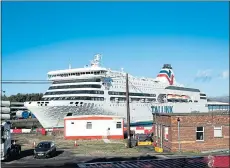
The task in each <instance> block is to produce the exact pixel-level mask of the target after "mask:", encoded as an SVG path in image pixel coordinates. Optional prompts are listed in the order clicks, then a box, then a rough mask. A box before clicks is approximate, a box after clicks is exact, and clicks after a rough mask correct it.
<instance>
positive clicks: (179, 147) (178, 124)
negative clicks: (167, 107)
mask: <svg viewBox="0 0 230 168" xmlns="http://www.w3.org/2000/svg"><path fill="white" fill-rule="evenodd" d="M177 128H178V151H179V153H180V152H181V146H180V118H179V117H178V118H177Z"/></svg>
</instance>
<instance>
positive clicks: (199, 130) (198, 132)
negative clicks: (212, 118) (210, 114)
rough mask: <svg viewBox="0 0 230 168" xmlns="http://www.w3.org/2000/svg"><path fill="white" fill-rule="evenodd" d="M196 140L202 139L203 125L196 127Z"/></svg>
mask: <svg viewBox="0 0 230 168" xmlns="http://www.w3.org/2000/svg"><path fill="white" fill-rule="evenodd" d="M196 140H197V141H203V140H204V127H196Z"/></svg>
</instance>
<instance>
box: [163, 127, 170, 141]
mask: <svg viewBox="0 0 230 168" xmlns="http://www.w3.org/2000/svg"><path fill="white" fill-rule="evenodd" d="M168 134H169V127H164V139H165V140H168Z"/></svg>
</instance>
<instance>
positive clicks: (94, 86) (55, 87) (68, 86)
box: [48, 84, 101, 90]
mask: <svg viewBox="0 0 230 168" xmlns="http://www.w3.org/2000/svg"><path fill="white" fill-rule="evenodd" d="M72 88H101V85H96V84H92V85H64V86H51V87H50V88H49V89H48V90H53V89H72Z"/></svg>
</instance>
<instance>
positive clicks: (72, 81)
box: [53, 79, 101, 84]
mask: <svg viewBox="0 0 230 168" xmlns="http://www.w3.org/2000/svg"><path fill="white" fill-rule="evenodd" d="M80 82H101V79H77V80H61V81H54V82H53V84H61V83H80Z"/></svg>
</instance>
